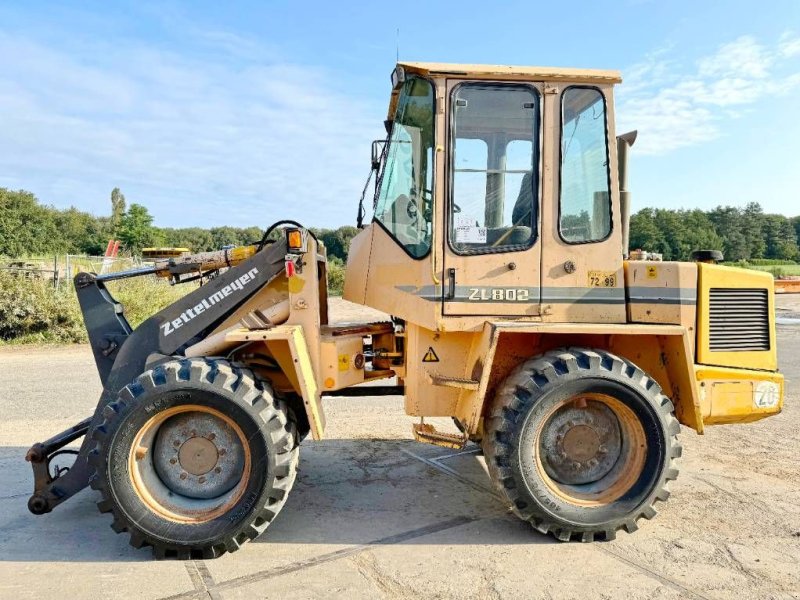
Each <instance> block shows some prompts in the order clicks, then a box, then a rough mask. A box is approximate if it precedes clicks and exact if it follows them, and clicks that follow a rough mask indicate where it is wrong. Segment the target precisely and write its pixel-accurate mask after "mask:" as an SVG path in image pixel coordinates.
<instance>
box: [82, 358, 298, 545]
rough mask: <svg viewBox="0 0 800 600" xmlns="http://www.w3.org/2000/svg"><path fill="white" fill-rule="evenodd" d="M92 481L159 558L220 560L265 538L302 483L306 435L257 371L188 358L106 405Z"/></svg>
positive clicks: (124, 525) (118, 518)
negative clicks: (300, 443)
mask: <svg viewBox="0 0 800 600" xmlns="http://www.w3.org/2000/svg"><path fill="white" fill-rule="evenodd" d="M103 416H104V421H103V423H102V424H101V425H100V426H98V427H97V428H96V430H95V431H94V433H93V438H94V440H95V448H94V449H93V451H92V452H91V453H90V455H89V463H90V465H91V466H93V467H94V468H95V474H94V475H93V476H92V478H91V480H90V483H91V486H92V487H93V488H94V489H96V490H98V491H99V492H100V493H101V495H102V497H103V499H102V500H101V501H100V502H99V503H98V507H99V508H100V510H101V512H111V513H113V516H114V522H113V524H112V528H113V529H114V530H115V531H116V532H117V533H122V532H126V531H127V532H128V533H129V534H130V542H131V545H133V546H134V547H137V548H140V547H143V546H152V547H153V551H154V554H155V555H156V556H157V557H159V558H180V559H189V558H213V557H216V556H219V555H221V554H223V553H225V552H232V551H234V550H237V549H238V548H239V547H240V546H241V544H243V543H245V542H246V541H248V540H251V539H253V538H255V537H256V536H258V535H260V534H261V533H262V532H263V531H264V530H265V529H266V527H267V526H268V525H269V524H270V523H271V522H272V520H273V519H274V518H275V516H276V515H277V514H278V512H279V511H280V510H281V508H282V507H283V505H284V503H285V501H286V497H287V495H288V493H289V490H290V489H291V487H292V484H293V483H294V479H295V475H296V466H297V455H298V449H297V432H296V428H295V424H294V422H293V421H292V419H291V418H290V412H289V411H288V409H287V407H286V405H285V404H284V403H283V402H282V401H281V400H279V399H277V398H275V397H274V395H273V394H272V391H271V389H270V387H269V385H268V384H267V383H266V382H263V381H260V380H258V379H256V378H255V377H254V376H253V374H252V372H250V371H249V370H247V369H245V368H241V367H239V366H237V365H232V364H231V363H228V362H226V361H223V360H212V359H180V360H174V361H170V362H167V363H164V364H162V365H159V366H157V367H155V368H154V369H152V370H149V371H147V372H145V373H143V374H142V375H140V376H139V377H138V378H137V379H136V380H135V381H134V382H133V383H131V384H130V385H128V386H126V387H125V388H124V389H123V390H122V391H121V392H120V394H119V397H118V398H117V400H116V401H115V402H113V403H111V404H110V405H108V406H107V407H106V408H105V409H104V411H103Z"/></svg>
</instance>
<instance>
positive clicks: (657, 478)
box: [483, 348, 681, 542]
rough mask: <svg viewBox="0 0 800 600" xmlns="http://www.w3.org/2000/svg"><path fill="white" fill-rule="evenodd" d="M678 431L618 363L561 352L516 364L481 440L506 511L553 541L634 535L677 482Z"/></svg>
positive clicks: (652, 393)
mask: <svg viewBox="0 0 800 600" xmlns="http://www.w3.org/2000/svg"><path fill="white" fill-rule="evenodd" d="M679 431H680V425H679V424H678V421H677V420H676V419H675V416H674V414H673V406H672V403H671V402H670V400H669V399H668V398H667V397H666V396H664V394H662V393H661V388H660V387H659V386H658V384H657V383H656V382H655V381H654V380H653V379H652V378H650V377H649V376H648V375H646V374H645V373H644V372H643V371H642V370H641V369H639V368H638V367H637V366H636V365H634V364H633V363H631V362H630V361H628V360H625V359H623V358H620V357H618V356H615V355H613V354H611V353H609V352H605V351H603V350H591V349H583V348H570V349H566V350H556V351H552V352H548V353H546V354H544V355H542V356H540V357H538V358H534V359H531V360H528V361H526V362H525V363H523V364H521V365H519V367H517V368H516V369H515V370H514V371H513V372H512V373H511V375H509V377H508V378H507V379H506V380H505V381H504V382H503V384H502V385H501V386H500V388H499V390H498V393H497V396H496V397H495V401H494V404H493V406H492V408H491V411H490V414H489V416H488V418H487V419H486V435H485V436H484V439H483V447H484V454H485V456H486V462H487V465H488V468H489V473H490V475H491V477H492V480H493V482H494V483H495V486H496V488H497V489H498V491H499V492H500V493H501V494H502V496H503V497H504V498H505V499H506V500H507V502H508V503H509V504H510V505H511V507H512V510H513V511H514V513H515V514H516V515H517V516H518V517H520V518H521V519H523V520H525V521H529V522H530V523H531V524H532V525H533V527H534V528H535V529H537V530H538V531H540V532H541V533H545V534H546V533H549V534H551V535H553V536H555V537H556V538H558V539H559V540H562V541H570V540H581V541H584V542H588V541H593V540H595V539H602V540H610V539H613V538H614V537H615V535H616V532H617V530H619V529H621V528H624V529H625V530H626V531H628V532H629V533H632V532H633V531H635V530H636V529H638V525H637V521H638V520H639V519H641V518H642V517H645V518H647V519H650V518H652V517H653V516H655V514H656V510H655V508H654V504H655V502H656V501H659V500H661V501H664V500H666V499H667V498H668V497H669V491H668V490H667V483H668V482H669V481H671V480H674V479H675V478H676V477H677V476H678V469H677V468H676V465H675V459H677V458H678V457H679V456H680V455H681V446H680V444H678V441H677V434H678V432H679Z"/></svg>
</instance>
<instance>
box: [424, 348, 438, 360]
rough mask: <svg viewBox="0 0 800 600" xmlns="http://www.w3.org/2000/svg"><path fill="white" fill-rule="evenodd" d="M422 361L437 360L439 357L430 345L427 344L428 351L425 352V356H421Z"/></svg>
mask: <svg viewBox="0 0 800 600" xmlns="http://www.w3.org/2000/svg"><path fill="white" fill-rule="evenodd" d="M422 362H439V357H438V356H436V352H434V351H433V347H432V346H428V351H427V352H426V353H425V356H423V357H422Z"/></svg>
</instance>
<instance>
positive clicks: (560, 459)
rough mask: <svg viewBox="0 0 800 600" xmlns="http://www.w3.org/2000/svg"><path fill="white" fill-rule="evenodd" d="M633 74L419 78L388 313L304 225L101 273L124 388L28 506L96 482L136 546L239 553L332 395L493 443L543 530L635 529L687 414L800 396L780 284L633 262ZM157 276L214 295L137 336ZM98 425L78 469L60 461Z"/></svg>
mask: <svg viewBox="0 0 800 600" xmlns="http://www.w3.org/2000/svg"><path fill="white" fill-rule="evenodd" d="M620 81H621V80H620V76H619V74H618V73H616V72H613V71H599V70H578V69H553V68H534V67H507V66H481V65H448V64H430V63H401V64H398V65H397V67H396V68H395V69H394V71H393V73H392V94H391V100H390V104H389V117H388V120H387V122H386V126H387V131H388V132H389V133H388V138H387V140H386V141H385V142H383V143H376V144H374V145H373V168H374V169H375V171H376V173H377V176H376V185H375V197H374V217H373V219H372V222H371V223H369V224H368V225H366V226H365V227H364V226H363V224H362V223H361V221H362V217H363V212H364V211H363V210H361V209H360V210H359V225H360V226H362V231H361V232H360V233H359V234H358V235H357V236H356V237H355V238H354V239H353V241H352V244H351V247H350V253H349V258H348V262H347V272H346V281H345V288H344V298H345V299H347V300H350V301H351V302H356V303H358V304H362V305H365V306H369V307H373V308H375V309H379V310H381V311H383V312H385V313H387V314H389V315H392V317H391V319H390V320H387V321H385V322H376V323H359V324H347V325H331V324H329V323H328V314H327V304H328V301H327V285H326V264H327V263H326V257H325V249H324V247H323V245H322V244H321V243H320V242H319V241H318V240H317V239H315V238H314V236H313V235H312V234H311V233H310V232H309V231H308V230H306V229H304V228H302V227H300V226H298V225H297V224H296V223H287V222H283V223H278V224H276V226H277V228H276V227H275V226H273V228H270V229H271V230H268V231H266V232H265V235H264V237H263V239H262V240H261V242H259V243H257V244H254V245H252V246H246V247H241V248H234V249H229V250H223V251H220V252H212V253H205V254H198V255H185V256H181V257H177V258H171V259H167V260H163V261H161V262H157V263H156V264H155V266H154V267H152V268H147V269H144V270H137V271H132V272H123V273H113V274H106V275H95V274H88V273H81V274H79V275H78V276H77V277H76V280H75V281H76V289H77V294H78V297H79V300H80V305H81V308H82V310H83V313H84V319H85V322H86V327H87V330H88V332H89V339H90V341H91V346H92V349H93V352H94V356H95V359H96V362H97V369H98V372H99V375H100V379H101V380H102V383H103V393H102V396H101V397H100V401H99V403H98V405H97V409H96V411H95V413H94V415H92V416H91V417H89V418H87V419H86V420H85V421H83V422H81V423H78V424H77V425H75V426H74V427H72V428H70V429H69V430H67V431H65V432H63V433H60V434H58V435H57V436H54V437H53V438H51V439H50V440H47V441H46V442H43V443H39V444H36V445H34V446H33V447H32V448H31V449H30V451H29V453H28V456H27V458H28V460H29V461H30V462H31V463H32V466H33V470H34V476H35V491H34V494H33V496H32V497H31V498H30V500H29V503H28V505H29V507H30V510H31V511H32V512H34V513H36V514H42V513H46V512H49V511H51V510H52V509H53V508H55V507H56V506H58V505H59V504H60V503H62V502H64V501H65V500H66V499H68V498H70V497H71V496H73V495H74V494H75V493H76V492H78V491H79V490H81V489H82V488H84V487H86V486H89V485H90V486H91V487H92V488H94V489H95V490H97V491H98V492H99V493H100V495H101V496H102V498H101V500H100V502H99V503H98V506H99V508H100V510H101V511H102V512H108V513H112V515H113V525H112V527H113V528H114V530H115V531H117V532H128V534H129V535H130V541H131V543H132V544H133V545H134V546H136V547H142V546H152V547H153V549H154V550H155V553H156V555H157V556H161V557H177V558H197V557H205V558H210V557H215V556H219V555H220V554H222V553H224V552H226V551H227V552H230V551H233V550H236V549H238V548H239V547H240V546H241V545H242V544H243V543H245V542H247V541H248V540H251V539H253V538H255V537H256V536H258V535H260V534H261V533H263V532H264V530H265V529H266V528H267V527H268V526H269V524H270V523H271V522H272V520H273V519H274V518H275V517H276V515H277V514H278V512H279V511H280V510H281V507H282V506H283V505H284V503H285V502H286V498H287V496H288V494H289V491H290V490H291V488H292V484H293V482H294V479H295V473H296V468H297V462H298V444H299V441H300V440H301V439H302V438H303V437H304V436H306V435H309V434H310V436H311V438H313V439H314V440H319V439H321V438H322V437H323V435H324V429H325V417H324V414H323V409H322V406H321V402H320V399H321V397H322V396H345V395H370V396H375V395H381V394H402V395H404V396H405V409H406V412H407V413H408V414H409V415H414V416H418V417H420V423H419V424H417V425H415V426H414V429H413V435H414V437H415V438H416V439H417V440H419V441H424V442H429V443H433V444H440V445H443V446H447V447H453V448H458V447H461V446H464V445H465V444H467V443H468V442H469V441H473V442H476V443H480V444H481V445H482V447H483V451H484V454H485V458H486V463H487V465H488V469H489V474H490V476H491V478H492V479H493V480H494V483H495V485H496V488H497V490H498V491H499V493H500V494H501V496H502V498H503V499H504V500H505V501H506V502H507V503H508V505H509V506H510V507H511V508H512V509H513V511H514V512H515V513H516V514H517V515H518V516H519V517H520V518H521V519H523V520H525V521H528V522H530V523H531V525H532V526H533V527H534V528H535V529H537V530H538V531H540V532H542V533H550V534H552V535H554V536H555V537H557V538H558V539H560V540H564V541H568V540H581V541H592V540H608V539H611V538H613V537H614V536H615V534H616V532H617V531H618V530H619V529H625V530H626V531H628V532H633V531H634V530H636V529H637V527H638V525H637V522H638V521H639V520H640V519H641V518H642V517H645V518H647V519H649V518H651V517H653V516H654V515H655V514H656V509H655V506H656V503H657V501H663V500H666V499H667V497H668V496H669V491H668V485H669V482H670V481H671V480H674V479H675V478H676V477H677V476H678V468H677V466H676V459H678V457H679V456H680V455H681V446H680V444H679V443H678V440H677V435H678V432H679V429H680V427H679V423H680V424H683V425H685V426H686V427H687V428H690V429H693V430H695V431H696V432H697V433H702V432H703V430H704V428H705V427H706V426H708V425H712V424H718V423H742V422H747V421H754V420H757V419H761V418H764V417H767V416H770V415H774V414H776V413H778V412H780V410H781V406H782V402H783V386H784V383H783V376H782V375H781V374H779V373H778V371H777V362H776V347H775V324H774V316H773V314H774V296H773V283H772V278H771V276H770V275H769V274H766V273H757V272H753V271H746V270H741V269H734V268H729V267H725V266H722V265H718V264H715V262H716V261H718V260H719V259H720V258H721V257H720V256H719V253H718V252H714V251H701V252H699V253H697V261H696V262H691V263H688V262H687V263H684V262H654V261H652V262H651V261H646V260H645V261H643V260H628V259H627V256H628V252H627V251H628V241H627V240H628V214H629V209H628V207H629V203H630V201H629V196H628V192H627V190H626V164H627V153H628V150H629V148H630V146H631V145H632V144H633V142H634V140H635V132H633V133H630V134H625V135H620V136H617V135H616V133H615V128H614V98H613V87H614V85H615V84H617V83H620ZM362 201H363V199H362ZM275 232H280V235H278V236H277V239H275V238H276V236H275ZM146 273H155V274H156V275H161V276H165V277H169V278H171V279H172V280H173V282H184V281H186V280H192V279H197V278H198V277H201V278H202V279H201V280H205V281H206V283H205V284H204V285H202V286H200V287H198V288H197V289H195V290H193V291H191V292H190V293H188V294H187V295H186V296H185V297H184V298H182V299H181V300H179V301H177V302H175V303H174V304H173V305H171V306H169V307H167V308H165V309H164V310H162V311H161V312H159V313H157V314H155V315H153V316H152V317H151V318H150V319H148V320H147V321H145V322H144V323H143V324H142V325H140V326H139V327H138V328H136V329H135V330H132V329H131V327H130V326H129V325H128V323H127V321H126V319H125V316H124V313H123V310H122V306H120V305H119V304H118V303H117V302H115V301H114V299H113V297H112V296H111V295H110V294H109V292H108V290H107V289H106V282H108V281H109V280H112V279H115V278H119V277H127V276H136V275H140V274H146ZM210 273H214V274H216V276H214V277H205V276H206V275H209V274H210ZM376 380H385V381H384V383H386V385H381V384H380V382H379V383H378V384H373V385H370V386H361V387H353V386H357V385H358V384H361V383H364V382H373V381H376ZM425 417H452V418H453V419H454V420H455V422H456V425H457V429H456V427H453V428H452V430H451V431H450V432H447V431H444V430H436V429H435V428H434V427H432V426H431V424H430V422H428V423H425V422H424V418H425ZM457 431H460V433H457ZM81 436H83V443H82V445H81V447H80V450H79V451H78V452H77V456H76V457H75V462H74V464H73V465H72V467H71V468H69V469H65V468H61V469H55V470H54V468H53V466H51V465H55V463H54V462H53V459H54V458H55V457H57V456H59V455H61V454H63V453H64V452H74V451H70V450H65V449H64V447H65V446H66V445H67V444H69V443H70V442H73V441H74V440H77V439H78V438H80V437H81Z"/></svg>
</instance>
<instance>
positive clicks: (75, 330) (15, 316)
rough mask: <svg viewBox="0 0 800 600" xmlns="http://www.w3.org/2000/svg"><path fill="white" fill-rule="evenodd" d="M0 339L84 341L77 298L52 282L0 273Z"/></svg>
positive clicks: (28, 341)
mask: <svg viewBox="0 0 800 600" xmlns="http://www.w3.org/2000/svg"><path fill="white" fill-rule="evenodd" d="M0 339H2V340H5V341H10V340H14V341H18V342H23V343H36V342H85V341H86V331H85V330H84V327H83V320H82V319H81V312H80V308H79V307H78V300H77V298H76V297H75V294H74V293H73V291H72V290H71V289H67V288H64V289H59V290H56V289H55V288H54V287H53V284H52V282H50V281H49V280H44V279H27V278H25V277H18V276H15V275H11V274H9V273H0Z"/></svg>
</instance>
